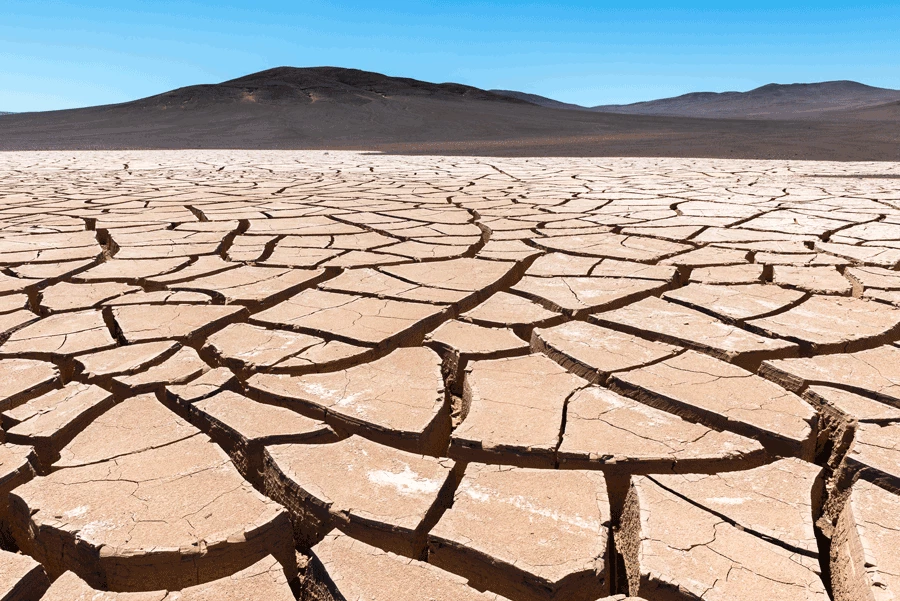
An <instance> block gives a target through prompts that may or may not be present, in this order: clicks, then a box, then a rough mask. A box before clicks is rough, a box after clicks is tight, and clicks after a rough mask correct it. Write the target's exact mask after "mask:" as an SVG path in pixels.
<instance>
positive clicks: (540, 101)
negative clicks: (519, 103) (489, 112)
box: [490, 90, 589, 111]
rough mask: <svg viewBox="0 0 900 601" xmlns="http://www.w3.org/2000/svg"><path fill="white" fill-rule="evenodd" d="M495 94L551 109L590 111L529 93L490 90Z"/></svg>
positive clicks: (576, 105)
mask: <svg viewBox="0 0 900 601" xmlns="http://www.w3.org/2000/svg"><path fill="white" fill-rule="evenodd" d="M490 91H491V92H493V93H494V94H499V95H501V96H508V97H509V98H515V99H517V100H524V101H525V102H530V103H531V104H536V105H538V106H543V107H546V108H549V109H568V110H573V111H586V110H589V109H588V108H587V107H585V106H581V105H580V104H570V103H568V102H560V101H559V100H553V99H552V98H547V97H546V96H539V95H537V94H529V93H528V92H516V91H515V90H490Z"/></svg>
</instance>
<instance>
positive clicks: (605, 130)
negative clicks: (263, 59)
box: [0, 67, 900, 161]
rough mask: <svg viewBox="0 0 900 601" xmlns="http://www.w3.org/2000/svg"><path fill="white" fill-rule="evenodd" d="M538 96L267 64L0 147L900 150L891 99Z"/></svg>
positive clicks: (809, 153) (592, 152) (855, 155)
mask: <svg viewBox="0 0 900 601" xmlns="http://www.w3.org/2000/svg"><path fill="white" fill-rule="evenodd" d="M560 104H564V103H560ZM845 104H846V103H845ZM883 104H884V103H882V105H883ZM548 106H552V107H554V108H562V107H560V106H559V104H554V103H553V101H551V100H550V99H544V98H542V97H536V96H532V95H527V94H521V95H513V96H510V95H509V94H508V93H507V94H500V93H497V92H493V91H489V90H482V89H479V88H474V87H471V86H465V85H460V84H455V83H429V82H424V81H418V80H414V79H408V78H401V77H390V76H387V75H382V74H379V73H371V72H366V71H359V70H355V69H341V68H336V67H316V68H304V69H298V68H291V67H279V68H277V69H269V70H267V71H262V72H260V73H254V74H251V75H247V76H245V77H240V78H237V79H233V80H230V81H226V82H223V83H220V84H204V85H194V86H188V87H184V88H179V89H177V90H172V91H169V92H164V93H162V94H157V95H155V96H151V97H148V98H142V99H140V100H135V101H132V102H125V103H122V104H112V105H106V106H95V107H87V108H81V109H72V110H65V111H49V112H32V113H19V114H13V115H4V116H3V117H2V118H0V150H82V149H88V150H92V149H97V150H102V149H176V148H218V149H256V148H259V149H333V150H342V149H343V150H362V151H380V152H390V153H400V154H445V155H454V154H461V155H479V156H492V155H499V156H650V157H656V156H673V157H723V158H748V159H764V158H794V159H820V160H894V161H896V160H900V144H897V140H896V132H897V121H898V120H900V116H896V112H897V111H896V110H895V109H893V108H891V107H889V106H888V107H882V108H880V109H877V110H876V109H874V108H872V109H870V108H868V107H864V108H863V110H871V111H875V112H873V113H871V115H869V116H868V117H859V116H858V114H857V113H853V111H852V110H849V111H848V110H845V111H844V112H840V111H834V112H831V113H828V114H829V115H832V118H830V120H806V121H797V120H794V121H772V120H769V121H765V120H763V121H760V120H758V119H757V120H750V119H734V118H733V119H695V118H686V117H671V116H656V115H643V114H615V113H608V112H594V111H591V110H553V109H551V108H548ZM841 106H844V105H841ZM854 110H856V109H854ZM879 111H880V112H879ZM891 111H893V113H892V112H891ZM891 115H894V116H891Z"/></svg>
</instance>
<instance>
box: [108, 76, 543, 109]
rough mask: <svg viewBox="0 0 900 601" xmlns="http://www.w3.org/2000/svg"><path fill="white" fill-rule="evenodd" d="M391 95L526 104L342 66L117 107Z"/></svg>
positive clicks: (357, 100)
mask: <svg viewBox="0 0 900 601" xmlns="http://www.w3.org/2000/svg"><path fill="white" fill-rule="evenodd" d="M394 97H404V98H413V97H415V98H431V99H439V100H447V101H473V100H478V101H484V102H500V103H516V104H523V103H525V102H524V101H522V100H519V99H515V98H510V97H508V96H502V95H499V94H494V93H492V92H488V91H486V90H481V89H479V88H473V87H472V86H465V85H462V84H457V83H441V84H435V83H429V82H425V81H419V80H416V79H408V78H402V77H390V76H387V75H382V74H381V73H372V72H370V71H360V70H358V69H343V68H340V67H311V68H295V67H277V68H274V69H268V70H266V71H260V72H259V73H253V74H251V75H246V76H244V77H239V78H237V79H232V80H229V81H224V82H222V83H220V84H212V85H196V86H188V87H185V88H179V89H177V90H172V91H170V92H165V93H163V94H158V95H156V96H151V97H149V98H143V99H140V100H136V101H134V102H130V103H125V104H124V105H120V106H129V105H131V106H136V107H141V108H160V109H169V108H176V107H178V108H200V107H205V106H209V105H211V104H222V103H229V102H230V103H248V104H250V103H252V104H268V105H297V104H313V103H316V102H338V103H341V104H350V105H363V104H368V103H370V102H375V101H379V100H382V99H385V98H394Z"/></svg>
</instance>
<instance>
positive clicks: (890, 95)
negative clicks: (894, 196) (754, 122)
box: [591, 81, 900, 119]
mask: <svg viewBox="0 0 900 601" xmlns="http://www.w3.org/2000/svg"><path fill="white" fill-rule="evenodd" d="M892 101H900V90H888V89H885V88H875V87H872V86H867V85H864V84H861V83H857V82H854V81H828V82H823V83H813V84H787V85H782V84H768V85H765V86H762V87H759V88H756V89H754V90H750V91H749V92H722V93H716V92H695V93H691V94H684V95H682V96H676V97H674V98H662V99H660V100H650V101H647V102H637V103H634V104H610V105H603V106H595V107H592V108H591V110H593V111H597V112H604V113H619V114H627V115H665V116H672V117H702V118H713V119H723V118H724V119H814V118H822V117H827V116H828V114H829V113H831V112H836V111H842V112H843V111H850V110H857V109H864V108H867V107H873V106H877V105H880V104H884V103H888V102H892Z"/></svg>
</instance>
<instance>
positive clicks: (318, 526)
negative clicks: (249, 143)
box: [0, 151, 900, 601]
mask: <svg viewBox="0 0 900 601" xmlns="http://www.w3.org/2000/svg"><path fill="white" fill-rule="evenodd" d="M0 266H2V273H0V412H2V434H3V437H4V442H3V443H2V444H0V547H2V549H3V550H0V597H2V598H3V599H16V600H37V599H43V600H45V601H47V600H52V601H68V600H72V599H99V600H114V599H117V600H120V601H149V600H155V601H161V600H163V599H165V600H166V601H176V600H179V601H201V600H203V601H217V600H232V601H238V600H242V601H246V600H259V601H288V600H292V599H305V600H315V601H332V600H341V599H344V600H346V601H361V600H377V601H427V600H430V601H469V600H472V601H474V600H481V601H488V600H502V599H509V600H512V601H541V600H544V601H549V600H557V601H562V600H565V601H596V600H598V599H603V598H606V597H608V596H611V595H612V596H614V597H613V598H615V599H621V598H623V597H624V596H627V595H632V596H634V597H639V598H643V599H647V600H650V601H653V600H666V601H676V600H688V599H694V600H696V599H703V600H707V601H725V600H736V601H744V600H746V601H761V600H765V601H794V600H797V601H801V600H802V601H812V600H821V601H826V600H827V599H829V597H832V598H834V599H838V600H841V601H862V600H878V601H882V600H888V599H896V598H900V552H898V549H900V496H898V494H900V344H898V341H900V308H898V307H900V270H898V268H900V163H826V162H790V161H740V160H702V159H622V158H593V159H588V158H527V159H526V158H521V159H515V158H503V159H501V158H477V157H435V156H415V157H411V156H384V155H377V154H365V153H351V152H318V151H158V152H140V151H133V152H125V151H122V152H58V153H49V152H48V153H3V154H0ZM99 591H109V592H99Z"/></svg>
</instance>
